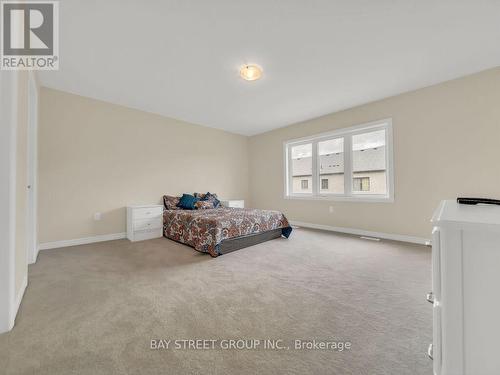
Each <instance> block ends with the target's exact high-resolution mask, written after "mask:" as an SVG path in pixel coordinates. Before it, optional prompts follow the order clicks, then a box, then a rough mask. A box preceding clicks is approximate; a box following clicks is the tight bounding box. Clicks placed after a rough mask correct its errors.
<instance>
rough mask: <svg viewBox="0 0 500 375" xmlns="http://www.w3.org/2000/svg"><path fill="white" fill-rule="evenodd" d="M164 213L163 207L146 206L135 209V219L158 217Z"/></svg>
mask: <svg viewBox="0 0 500 375" xmlns="http://www.w3.org/2000/svg"><path fill="white" fill-rule="evenodd" d="M162 213H163V209H162V207H144V208H135V209H134V220H139V219H150V218H157V217H158V216H161V215H162Z"/></svg>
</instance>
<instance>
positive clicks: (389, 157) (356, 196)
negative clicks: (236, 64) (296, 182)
mask: <svg viewBox="0 0 500 375" xmlns="http://www.w3.org/2000/svg"><path fill="white" fill-rule="evenodd" d="M377 130H385V153H386V155H385V157H386V187H387V192H386V194H367V193H366V192H354V191H353V171H352V169H353V165H352V137H353V136H355V135H358V134H363V133H369V132H372V131H377ZM334 138H344V141H343V148H344V155H343V156H344V192H343V193H321V192H320V187H321V185H320V184H321V181H320V175H319V170H320V169H319V168H320V166H319V163H320V158H319V157H318V143H319V142H323V141H327V140H329V139H334ZM309 143H310V144H311V148H312V158H311V163H312V193H292V183H293V179H292V178H290V176H291V175H292V171H291V168H292V155H291V148H292V147H294V146H300V145H303V144H309ZM283 155H284V158H283V161H284V166H283V172H284V173H283V176H284V180H283V186H284V192H283V196H284V198H285V199H305V200H333V201H347V202H385V203H391V202H394V155H393V132H392V118H387V119H382V120H377V121H372V122H369V123H364V124H360V125H355V126H350V127H347V128H340V129H337V130H334V131H330V132H325V133H320V134H315V135H312V136H308V137H302V138H297V139H291V140H286V141H284V142H283Z"/></svg>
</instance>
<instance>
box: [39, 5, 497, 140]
mask: <svg viewBox="0 0 500 375" xmlns="http://www.w3.org/2000/svg"><path fill="white" fill-rule="evenodd" d="M499 15H500V1H498V0H493V1H485V0H470V1H460V0H449V1H445V0H411V1H410V0H376V1H374V0H302V1H299V0H282V1H277V0H254V1H249V0H245V1H241V0H210V1H207V0H198V1H196V0H191V1H188V0H177V1H173V0H164V1H152V0H151V1H139V0H136V1H130V0H106V1H102V0H101V1H97V0H61V1H60V70H59V71H57V72H41V74H40V78H41V82H42V84H43V85H44V86H48V87H52V88H56V89H60V90H63V91H68V92H72V93H76V94H79V95H83V96H88V97H91V98H96V99H101V100H105V101H108V102H112V103H116V104H121V105H125V106H128V107H133V108H137V109H141V110H144V111H149V112H153V113H158V114H161V115H164V116H168V117H173V118H177V119H182V120H185V121H189V122H193V123H197V124H201V125H205V126H210V127H214V128H220V129H225V130H228V131H231V132H234V133H240V134H245V135H253V134H257V133H261V132H265V131H268V130H271V129H275V128H278V127H282V126H285V125H288V124H291V123H295V122H299V121H302V120H306V119H310V118H313V117H317V116H321V115H324V114H327V113H330V112H335V111H338V110H341V109H345V108H349V107H353V106H356V105H359V104H363V103H367V102H370V101H373V100H377V99H381V98H384V97H387V96H391V95H395V94H398V93H402V92H405V91H409V90H413V89H417V88H420V87H425V86H429V85H432V84H435V83H438V82H442V81H446V80H449V79H452V78H455V77H460V76H463V75H467V74H470V73H473V72H477V71H480V70H483V69H486V68H490V67H494V66H498V65H500V22H499V19H500V18H499V17H500V16H499ZM245 63H257V64H259V65H261V66H262V67H263V70H264V76H263V78H262V79H261V80H260V81H255V82H246V81H243V80H242V79H241V78H239V76H238V71H239V68H240V66H241V65H242V64H245Z"/></svg>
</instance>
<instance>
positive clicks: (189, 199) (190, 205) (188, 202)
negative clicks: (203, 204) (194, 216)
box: [177, 194, 200, 210]
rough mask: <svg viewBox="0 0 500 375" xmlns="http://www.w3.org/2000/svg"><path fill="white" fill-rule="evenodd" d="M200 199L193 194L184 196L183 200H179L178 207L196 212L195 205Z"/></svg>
mask: <svg viewBox="0 0 500 375" xmlns="http://www.w3.org/2000/svg"><path fill="white" fill-rule="evenodd" d="M199 200H200V198H196V197H194V196H192V195H191V194H182V198H181V199H180V200H179V203H178V204H177V207H180V208H182V209H184V210H194V204H195V203H196V202H198V201H199Z"/></svg>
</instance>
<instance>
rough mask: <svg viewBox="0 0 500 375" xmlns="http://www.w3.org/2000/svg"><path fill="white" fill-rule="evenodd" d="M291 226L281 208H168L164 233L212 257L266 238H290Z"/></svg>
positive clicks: (164, 218) (165, 213)
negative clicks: (274, 209) (277, 209)
mask: <svg viewBox="0 0 500 375" xmlns="http://www.w3.org/2000/svg"><path fill="white" fill-rule="evenodd" d="M291 232H292V228H291V226H290V224H289V223H288V220H287V219H286V217H285V215H283V213H281V212H279V211H270V210H257V209H249V208H214V209H208V210H168V209H166V210H165V211H164V212H163V235H164V237H167V238H169V239H171V240H174V241H177V242H180V243H183V244H186V245H189V246H191V247H193V248H194V249H195V250H197V251H200V252H203V253H208V254H210V255H211V256H212V257H217V256H219V255H222V254H226V253H229V252H231V251H235V250H238V249H241V248H244V247H248V246H252V245H255V244H258V243H261V242H264V241H268V240H272V239H275V238H279V237H281V236H283V237H286V238H288V237H289V236H290V234H291Z"/></svg>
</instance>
